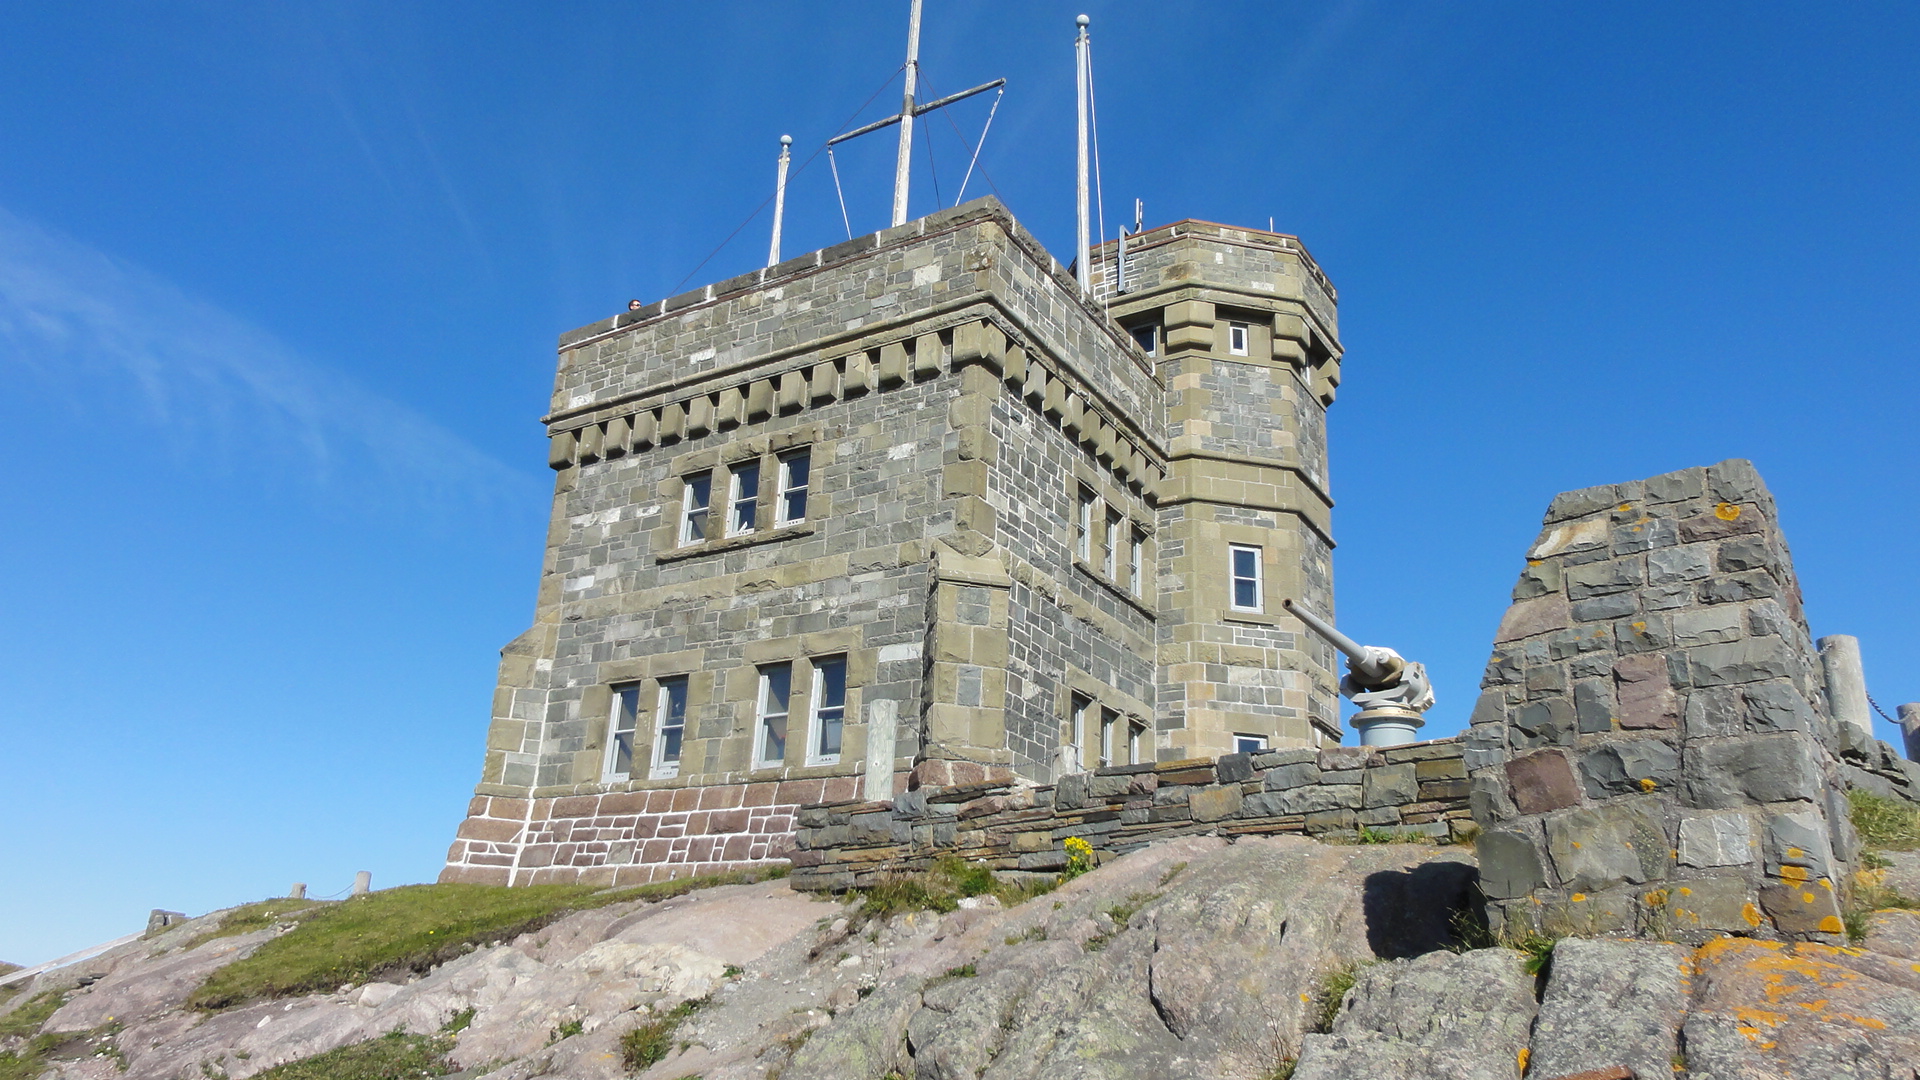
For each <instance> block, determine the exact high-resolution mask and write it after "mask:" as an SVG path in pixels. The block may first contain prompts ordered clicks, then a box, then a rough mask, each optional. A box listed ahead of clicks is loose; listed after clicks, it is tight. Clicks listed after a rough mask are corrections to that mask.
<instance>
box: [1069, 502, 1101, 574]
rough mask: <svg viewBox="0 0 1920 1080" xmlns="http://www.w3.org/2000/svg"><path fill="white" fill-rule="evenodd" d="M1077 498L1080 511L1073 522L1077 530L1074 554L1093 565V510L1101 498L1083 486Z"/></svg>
mask: <svg viewBox="0 0 1920 1080" xmlns="http://www.w3.org/2000/svg"><path fill="white" fill-rule="evenodd" d="M1075 498H1077V499H1079V500H1080V505H1079V507H1078V509H1076V510H1075V514H1076V515H1077V516H1076V517H1075V518H1074V522H1073V525H1074V529H1075V535H1074V538H1073V554H1074V557H1075V558H1077V559H1079V560H1080V561H1081V562H1083V563H1092V562H1093V508H1094V505H1095V504H1097V503H1098V502H1099V501H1100V497H1099V496H1098V495H1095V494H1094V493H1093V489H1092V488H1090V487H1087V486H1086V485H1084V484H1082V485H1081V486H1080V489H1079V493H1078V494H1077V495H1076V496H1075Z"/></svg>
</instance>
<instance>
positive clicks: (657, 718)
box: [648, 675, 692, 780]
mask: <svg viewBox="0 0 1920 1080" xmlns="http://www.w3.org/2000/svg"><path fill="white" fill-rule="evenodd" d="M691 682H692V680H691V679H689V678H688V677H687V676H685V675H669V676H667V677H666V678H664V679H661V680H659V684H658V689H657V690H655V692H654V699H653V755H652V757H653V761H652V763H651V767H650V769H649V772H648V776H649V777H650V778H651V779H654V780H671V779H673V778H674V777H676V776H679V775H680V760H681V758H682V757H683V756H685V754H686V751H687V700H688V693H689V691H690V690H691V686H690V685H689V684H690V683H691ZM675 686H678V687H679V688H680V717H679V720H680V723H679V724H677V725H670V724H668V723H667V720H668V718H669V716H670V713H669V710H668V706H670V705H671V704H672V703H673V688H674V687H675ZM671 727H678V728H679V731H680V747H679V750H678V751H677V752H676V753H675V754H674V756H673V760H671V761H669V760H667V731H668V729H669V728H671Z"/></svg>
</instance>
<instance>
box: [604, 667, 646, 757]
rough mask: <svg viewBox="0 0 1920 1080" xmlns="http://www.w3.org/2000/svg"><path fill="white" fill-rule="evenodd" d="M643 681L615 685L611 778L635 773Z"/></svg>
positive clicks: (610, 725) (610, 732)
mask: <svg viewBox="0 0 1920 1080" xmlns="http://www.w3.org/2000/svg"><path fill="white" fill-rule="evenodd" d="M639 713H640V684H639V683H628V684H627V685H625V686H616V687H614V688H613V713H612V715H611V716H610V717H609V718H608V720H607V765H606V769H605V770H604V776H605V778H606V779H608V780H625V779H627V778H629V777H631V776H632V775H633V733H634V729H635V728H636V727H637V726H638V725H639Z"/></svg>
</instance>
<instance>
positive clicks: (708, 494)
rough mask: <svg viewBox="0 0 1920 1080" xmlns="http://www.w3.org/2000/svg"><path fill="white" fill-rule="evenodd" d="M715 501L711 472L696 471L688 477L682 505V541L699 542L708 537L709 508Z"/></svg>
mask: <svg viewBox="0 0 1920 1080" xmlns="http://www.w3.org/2000/svg"><path fill="white" fill-rule="evenodd" d="M712 501H713V476H712V474H711V473H694V474H693V475H692V476H689V477H687V479H686V494H685V496H684V497H683V501H682V502H681V507H680V542H681V543H682V544H697V543H699V542H700V541H702V540H705V539H706V538H707V508H708V505H709V504H710V503H711V502H712Z"/></svg>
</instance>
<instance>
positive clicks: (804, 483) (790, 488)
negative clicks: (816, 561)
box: [773, 447, 813, 525]
mask: <svg viewBox="0 0 1920 1080" xmlns="http://www.w3.org/2000/svg"><path fill="white" fill-rule="evenodd" d="M776 461H777V464H776V465H775V466H774V468H775V469H776V470H777V473H776V475H777V476H778V478H779V481H778V487H779V491H778V493H777V494H775V496H774V500H773V505H774V524H775V525H798V524H799V523H801V522H803V521H805V520H807V499H808V496H809V494H810V491H809V485H810V484H811V483H812V481H813V451H812V448H811V447H802V448H801V449H799V450H789V451H787V452H786V453H783V454H781V455H779V457H778V458H777V459H776ZM796 461H798V462H801V463H802V467H803V469H804V471H805V474H806V475H805V476H804V477H803V478H802V479H801V481H800V482H799V483H798V484H796V483H794V482H793V463H794V462H796ZM794 495H798V496H799V497H800V514H799V516H798V517H795V516H791V515H790V514H789V513H788V506H787V504H788V503H789V502H790V501H791V499H792V497H793V496H794Z"/></svg>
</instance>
